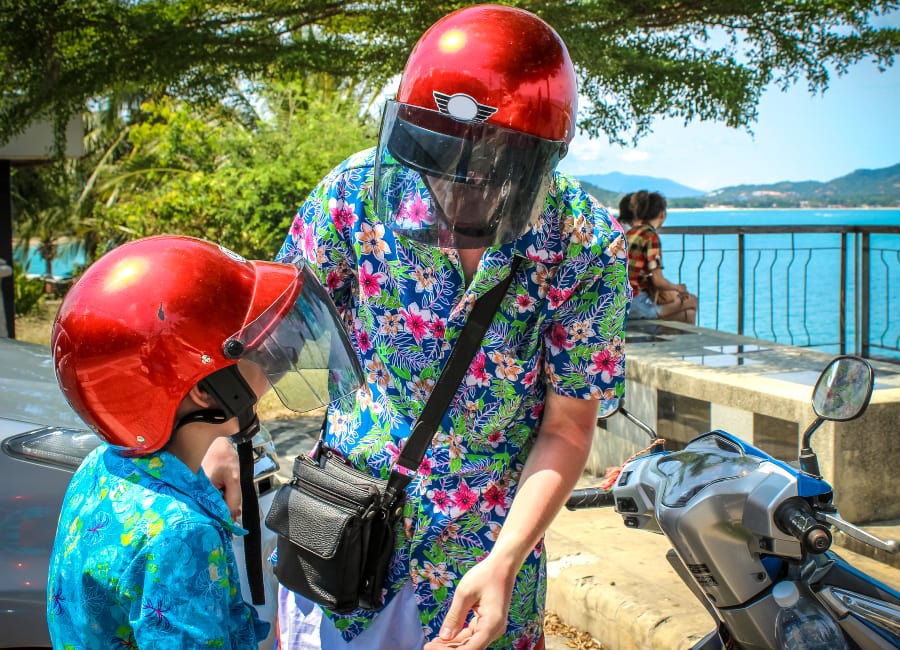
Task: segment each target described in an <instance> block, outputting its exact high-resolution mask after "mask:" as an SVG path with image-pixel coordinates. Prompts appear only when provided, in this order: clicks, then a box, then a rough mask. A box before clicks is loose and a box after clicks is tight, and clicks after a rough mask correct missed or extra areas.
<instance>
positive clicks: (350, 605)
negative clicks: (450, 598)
mask: <svg viewBox="0 0 900 650" xmlns="http://www.w3.org/2000/svg"><path fill="white" fill-rule="evenodd" d="M520 261H521V258H519V257H515V258H514V259H513V263H512V267H511V269H510V273H509V276H508V277H507V278H506V280H505V281H503V282H501V283H500V284H498V285H497V286H496V287H494V288H492V289H491V290H490V291H488V292H487V293H485V294H484V295H483V296H482V297H481V298H479V299H478V301H477V302H476V303H475V305H474V306H473V307H472V311H471V313H470V314H469V318H468V320H467V321H466V324H465V326H464V327H463V330H462V332H460V336H459V340H458V341H457V342H456V344H455V346H454V348H453V351H452V352H451V353H450V358H449V359H448V360H447V363H446V364H445V366H444V369H443V370H442V371H441V375H440V377H439V378H438V381H437V383H436V384H435V386H434V389H433V390H432V391H431V395H430V396H429V397H428V401H427V402H426V403H425V406H424V408H423V409H422V413H421V415H419V418H418V419H417V420H416V423H415V425H414V426H413V430H412V433H411V434H410V436H409V438H407V440H406V444H404V445H403V450H402V451H401V453H400V457H399V458H398V459H397V462H396V463H395V464H394V466H393V467H392V468H391V475H390V478H389V479H387V480H384V479H380V478H375V477H374V476H371V475H369V474H366V473H365V472H361V471H359V470H357V469H356V468H354V467H351V466H349V465H348V464H347V463H346V461H344V459H343V458H341V457H340V456H339V455H338V454H337V453H336V452H334V451H332V450H330V449H328V448H327V447H325V446H324V445H322V444H320V443H321V439H320V441H319V443H317V444H316V448H315V449H314V450H313V453H312V454H311V455H308V456H297V458H296V459H294V468H293V476H292V478H291V482H290V483H288V484H285V485H283V486H281V487H280V488H279V490H278V493H277V494H276V495H275V500H274V502H273V503H272V507H271V508H270V509H269V514H268V516H267V517H266V526H268V527H269V528H270V529H271V530H273V531H275V532H276V533H277V534H278V561H277V563H276V565H275V575H276V576H277V577H278V581H279V582H280V583H281V584H283V585H284V586H285V587H287V588H288V589H290V590H291V591H294V592H296V593H298V594H300V595H301V596H304V597H306V598H308V599H309V600H312V601H313V602H316V603H318V604H320V605H322V606H324V607H327V608H328V609H330V610H332V611H334V612H337V613H348V612H351V611H353V610H355V609H380V608H381V607H382V606H383V605H384V582H385V578H386V577H387V571H388V566H389V564H390V561H391V556H392V555H393V552H394V544H395V541H396V539H397V536H398V534H400V532H401V531H400V530H399V526H400V520H401V516H402V514H403V505H404V502H405V500H406V486H407V485H408V484H409V482H410V481H411V480H412V479H413V477H414V476H415V475H416V472H417V471H418V469H419V465H420V464H421V462H422V459H423V458H424V457H425V452H426V451H427V450H428V447H429V446H430V445H431V440H432V438H433V437H434V434H435V432H436V431H437V428H438V427H439V426H440V423H441V420H442V419H443V417H444V413H446V411H447V408H448V407H449V406H450V402H451V401H452V399H453V396H454V395H455V394H456V391H457V389H458V388H459V384H460V382H461V381H462V379H463V377H465V374H466V371H467V370H468V368H469V365H470V364H471V362H472V358H473V357H474V356H475V352H476V351H477V350H478V348H479V346H480V345H481V341H482V339H483V338H484V333H485V331H486V330H487V328H488V326H489V325H490V323H491V321H492V320H493V318H494V314H495V313H496V311H497V308H498V307H499V305H500V301H501V300H502V299H503V296H504V295H506V290H507V288H508V287H509V284H510V282H512V278H513V276H514V275H515V273H516V270H517V269H518V267H519V263H520Z"/></svg>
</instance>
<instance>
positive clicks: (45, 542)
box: [0, 338, 279, 649]
mask: <svg viewBox="0 0 900 650" xmlns="http://www.w3.org/2000/svg"><path fill="white" fill-rule="evenodd" d="M253 442H254V452H255V468H254V469H255V481H256V486H257V490H258V492H259V495H260V507H261V509H262V512H263V513H266V512H268V510H269V506H270V505H271V503H272V499H273V498H274V496H275V490H276V488H277V487H278V478H277V476H276V472H277V471H278V469H279V466H278V457H277V455H276V453H275V446H274V445H273V444H272V438H271V436H270V435H269V433H268V431H266V430H265V429H262V430H261V431H260V433H259V434H257V436H256V438H254V441H253ZM99 443H100V439H99V438H97V437H96V436H95V435H94V434H93V433H91V432H90V431H89V430H87V428H86V426H85V424H84V422H82V420H81V419H80V418H79V417H78V416H77V415H76V414H75V412H74V411H73V410H72V409H71V407H70V406H69V405H68V403H67V402H66V400H65V398H64V397H63V394H62V392H61V391H60V389H59V386H58V385H57V383H56V376H55V374H54V371H53V363H52V360H51V357H50V349H49V348H48V347H47V346H42V345H35V344H31V343H23V342H20V341H15V340H12V339H8V338H0V540H2V543H0V567H2V568H0V648H23V647H30V648H40V647H50V635H49V632H48V630H47V620H46V611H47V598H46V588H47V566H48V562H49V560H50V549H51V547H52V545H53V538H54V536H55V535H56V524H57V519H58V517H59V512H60V509H61V506H62V499H63V495H64V494H65V491H66V487H67V486H68V484H69V479H70V478H71V475H72V472H74V471H75V469H76V468H77V467H78V465H79V464H80V463H81V461H82V459H83V458H84V457H85V456H86V455H87V454H88V453H89V452H90V451H91V450H92V449H94V448H95V447H96V446H97V445H98V444H99ZM234 548H235V553H236V555H237V561H238V567H239V568H241V569H243V567H244V553H243V550H244V549H243V544H242V541H241V538H237V539H236V540H235V546H234ZM274 548H275V535H274V533H272V532H271V531H270V530H269V529H268V528H266V527H265V526H262V550H263V558H264V559H265V558H268V556H269V554H271V552H272V550H273V549H274ZM243 573H244V572H243V571H242V575H241V589H242V590H243V593H244V598H245V600H247V602H250V591H249V587H248V586H247V582H246V579H245V577H244V575H243ZM264 577H265V582H266V603H265V605H258V606H257V610H258V611H259V614H260V616H261V617H262V618H263V619H264V620H267V621H270V622H273V623H274V619H275V603H276V593H277V589H276V588H277V582H276V579H275V576H274V575H273V574H272V571H271V569H270V567H269V564H268V562H265V563H264ZM274 641H275V634H274V625H273V631H272V633H270V634H269V637H268V638H267V639H266V640H265V641H264V642H263V643H261V644H260V646H259V647H260V648H261V649H262V648H265V649H269V648H272V647H273V646H274Z"/></svg>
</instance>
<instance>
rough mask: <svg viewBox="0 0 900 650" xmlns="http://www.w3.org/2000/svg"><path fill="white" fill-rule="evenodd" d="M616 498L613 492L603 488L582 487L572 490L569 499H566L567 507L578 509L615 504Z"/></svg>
mask: <svg viewBox="0 0 900 650" xmlns="http://www.w3.org/2000/svg"><path fill="white" fill-rule="evenodd" d="M615 504H616V499H615V497H614V496H613V493H612V492H608V491H606V490H604V489H602V488H581V489H578V490H572V494H571V495H570V496H569V500H568V501H566V508H568V509H569V510H578V509H580V508H601V507H608V506H614V505H615Z"/></svg>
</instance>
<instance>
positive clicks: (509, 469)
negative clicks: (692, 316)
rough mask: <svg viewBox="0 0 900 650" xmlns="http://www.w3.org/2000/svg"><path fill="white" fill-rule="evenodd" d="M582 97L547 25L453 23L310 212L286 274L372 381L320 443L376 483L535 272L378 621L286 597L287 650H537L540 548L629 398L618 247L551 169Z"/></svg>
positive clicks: (449, 449)
mask: <svg viewBox="0 0 900 650" xmlns="http://www.w3.org/2000/svg"><path fill="white" fill-rule="evenodd" d="M510 43H512V44H513V45H512V46H510ZM463 62H465V63H466V65H462V63H463ZM492 84H494V85H493V86H492ZM576 97H577V89H576V82H575V73H574V69H573V67H572V63H571V60H570V59H569V56H568V53H567V52H566V49H565V46H564V44H563V43H562V41H561V40H560V39H559V37H558V35H557V34H556V33H555V32H554V31H553V30H552V29H551V28H550V27H549V26H548V25H547V24H546V23H544V22H543V21H541V20H540V19H538V18H537V17H536V16H534V15H532V14H530V13H527V12H524V11H521V10H518V9H512V8H508V7H497V6H488V5H479V6H474V7H469V8H466V9H462V10H459V11H457V12H454V13H452V14H450V15H449V16H446V17H445V18H443V19H441V20H440V21H438V22H437V23H436V24H435V25H434V26H432V28H431V29H429V30H428V32H426V33H425V35H424V36H423V37H422V38H421V39H420V41H419V43H418V44H417V46H416V48H415V49H414V51H413V53H412V54H411V55H410V58H409V61H408V63H407V66H406V70H405V72H404V74H403V79H402V80H401V84H400V89H399V91H398V97H397V101H396V102H389V103H388V105H387V107H386V109H385V116H384V119H383V123H382V130H381V136H380V143H379V146H378V147H377V148H376V149H373V150H369V151H364V152H361V153H359V154H357V155H354V156H352V157H350V158H349V159H348V160H346V161H345V162H344V163H342V164H341V165H340V166H338V167H337V168H336V169H335V170H333V171H332V172H331V173H330V174H329V175H328V176H327V177H326V178H325V180H324V181H322V183H321V184H320V185H319V186H318V187H317V188H316V189H315V190H314V191H313V193H312V195H311V196H310V197H309V199H308V200H307V201H306V202H305V203H304V204H303V205H302V206H301V207H300V210H299V212H298V214H297V217H296V219H295V220H294V222H293V225H292V226H291V231H290V233H289V234H288V236H287V239H286V241H285V243H284V245H283V246H282V248H281V251H280V252H279V255H278V257H279V259H282V260H290V259H294V258H296V257H303V258H305V259H306V260H308V261H309V262H310V263H311V264H313V265H314V266H315V267H316V269H317V272H318V273H319V275H320V278H321V279H322V282H323V284H324V285H325V286H326V287H327V289H328V291H329V292H330V294H331V296H332V297H333V299H334V301H335V304H336V305H337V306H338V310H339V312H340V313H341V315H342V316H343V318H344V321H345V323H346V325H347V327H348V329H349V330H350V333H351V338H352V339H353V341H354V344H355V346H356V349H357V352H358V354H359V357H360V359H361V360H362V363H363V367H364V371H365V372H366V373H367V375H368V377H367V378H368V386H367V387H364V388H363V389H362V390H361V391H360V392H359V396H358V401H357V403H356V405H355V407H354V408H352V410H338V409H335V408H332V409H331V411H330V415H329V422H328V429H327V432H326V437H325V441H326V443H327V444H328V445H329V446H330V447H332V448H334V449H336V450H337V451H338V452H339V453H341V454H342V455H343V456H345V457H346V458H347V459H349V461H350V462H352V463H353V464H354V465H355V466H357V467H359V468H361V469H367V470H368V471H370V472H373V473H375V474H378V475H380V476H382V477H387V476H388V475H389V473H390V467H391V465H392V463H393V462H394V461H395V460H396V459H397V457H398V454H399V450H400V449H401V448H402V447H403V445H404V442H405V441H406V439H407V438H408V437H409V434H410V430H411V427H412V425H413V424H414V422H415V420H416V418H417V416H418V415H419V413H420V412H421V410H422V407H423V404H424V402H425V400H426V398H427V397H428V395H429V394H430V392H431V390H432V388H433V386H434V384H435V381H436V379H437V378H438V376H439V375H440V372H441V369H442V368H443V367H444V365H445V363H446V362H447V358H448V357H449V354H450V352H451V350H452V349H453V346H454V344H455V343H456V339H457V338H458V336H459V333H460V331H461V329H462V327H463V325H464V324H465V322H466V319H467V316H468V312H469V310H470V309H471V308H472V305H473V304H474V302H475V300H476V299H477V298H478V297H480V296H481V295H483V294H484V293H485V292H487V291H488V290H489V289H491V288H492V287H494V286H495V285H497V284H498V283H500V282H501V281H503V280H504V279H505V278H506V277H507V275H508V274H509V273H510V267H511V264H512V261H513V258H515V257H518V258H521V264H520V266H519V267H518V270H517V271H516V275H515V277H514V278H513V280H512V283H511V285H510V288H509V290H508V293H507V295H506V297H505V298H504V300H503V301H502V303H501V305H500V308H499V310H498V312H497V314H496V315H495V316H494V318H493V321H492V324H491V326H490V327H489V329H488V331H487V333H486V335H485V337H484V339H483V342H482V346H481V349H480V350H479V351H478V352H477V354H476V355H475V358H474V360H473V361H472V363H471V365H470V367H469V369H468V373H467V375H466V376H465V379H464V380H463V381H462V384H461V386H460V387H459V390H458V391H457V393H456V396H455V397H454V400H453V402H452V403H451V406H450V408H449V409H448V412H447V413H446V415H445V417H444V419H443V422H442V424H441V427H440V428H439V429H438V431H437V433H436V435H435V437H434V439H433V442H432V445H431V448H430V449H429V451H428V453H427V454H426V457H425V459H424V460H423V462H422V464H421V466H420V467H419V471H418V474H417V475H416V477H415V478H414V479H413V481H412V482H411V483H410V485H409V487H408V499H407V504H406V510H405V525H406V530H405V537H404V539H403V540H402V542H401V543H400V544H398V547H397V549H396V552H395V557H394V559H393V563H392V566H391V570H390V575H389V577H388V582H387V585H386V590H387V594H386V605H385V607H384V609H382V610H381V611H379V612H371V611H362V610H360V611H357V612H354V613H352V614H349V615H337V614H334V613H332V612H324V616H323V612H322V611H321V610H320V609H319V608H318V607H317V606H314V605H313V604H312V603H310V602H309V601H307V600H305V599H303V598H302V597H300V596H298V595H297V594H293V593H291V592H288V591H287V590H286V589H284V588H282V592H281V594H280V600H279V625H280V629H281V642H282V644H283V647H285V648H315V647H321V648H388V647H389V648H398V649H400V650H408V649H412V648H422V647H423V645H424V646H425V647H426V648H428V649H429V650H430V649H431V648H440V647H450V646H454V647H455V646H457V645H458V644H459V643H463V645H462V646H461V647H465V648H486V647H488V646H489V645H490V647H492V648H517V649H527V648H541V647H543V634H542V622H543V608H544V597H545V590H546V589H545V587H546V580H545V578H546V576H545V559H544V554H543V550H542V536H543V533H544V531H545V529H546V528H547V526H548V525H549V524H550V522H551V521H552V519H553V517H554V516H555V515H556V513H557V511H558V510H559V508H560V507H561V506H562V504H563V503H564V501H565V499H566V497H567V495H568V494H569V492H570V491H571V489H572V487H573V486H574V484H575V482H576V481H577V479H578V477H579V476H580V475H581V472H582V471H583V468H584V463H585V460H586V458H587V453H588V450H589V447H590V444H591V438H592V436H593V434H594V431H595V423H596V418H597V414H598V409H599V408H600V407H601V406H603V405H605V404H607V403H609V402H611V401H612V400H614V399H615V398H617V397H619V396H621V395H622V393H623V389H624V375H625V356H624V338H623V337H624V333H623V327H624V322H625V317H626V312H627V308H628V305H629V299H630V289H629V285H628V277H627V271H626V259H627V247H626V243H625V238H624V234H623V232H622V230H621V227H620V226H619V225H618V223H617V222H616V221H615V220H614V219H612V218H611V217H610V216H609V214H608V213H607V212H606V210H604V209H603V208H601V207H600V206H599V205H598V204H597V203H596V201H595V200H594V199H592V198H591V197H590V196H589V195H588V194H586V193H585V192H584V190H583V189H581V187H580V186H579V185H578V183H577V182H575V181H574V180H572V179H571V178H568V177H567V176H564V175H562V174H559V173H557V172H555V171H554V170H555V167H556V165H557V163H558V161H559V159H560V158H561V157H562V156H563V155H565V151H566V148H567V145H568V142H569V141H570V140H571V137H572V134H573V131H574V119H575V113H576V107H575V102H576ZM491 644H493V645H491Z"/></svg>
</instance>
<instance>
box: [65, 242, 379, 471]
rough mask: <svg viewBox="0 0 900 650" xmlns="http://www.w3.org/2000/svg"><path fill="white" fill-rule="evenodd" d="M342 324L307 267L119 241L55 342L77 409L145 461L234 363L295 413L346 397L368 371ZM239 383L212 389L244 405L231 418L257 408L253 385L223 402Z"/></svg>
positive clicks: (72, 295) (70, 300) (213, 247)
mask: <svg viewBox="0 0 900 650" xmlns="http://www.w3.org/2000/svg"><path fill="white" fill-rule="evenodd" d="M323 299H324V300H323ZM339 322H340V321H339V319H338V317H337V314H336V313H335V312H334V308H333V306H332V305H331V302H330V301H329V300H328V299H327V297H326V294H325V292H324V290H323V289H322V287H321V285H319V284H318V282H316V280H315V278H314V276H313V275H312V274H311V273H309V272H308V271H307V270H305V269H304V268H301V267H298V266H294V265H292V264H281V263H276V262H259V261H247V260H245V259H244V258H242V257H241V256H239V255H237V254H236V253H234V252H232V251H230V250H228V249H226V248H224V247H222V246H219V245H217V244H213V243H211V242H207V241H204V240H200V239H195V238H192V237H182V236H168V235H166V236H158V237H148V238H145V239H140V240H137V241H134V242H130V243H127V244H124V245H122V246H119V247H118V248H115V249H113V250H112V251H110V252H109V253H107V254H106V255H104V256H103V257H101V258H100V259H99V260H97V261H96V262H95V263H94V264H92V265H91V266H90V267H89V268H88V269H87V271H86V272H85V273H84V275H83V276H82V277H81V278H80V279H79V280H78V282H76V283H75V285H74V286H73V287H72V288H71V289H70V290H69V292H68V293H67V294H66V297H65V298H64V300H63V302H62V305H61V306H60V309H59V312H58V314H57V316H56V320H55V322H54V325H53V331H52V334H51V346H52V351H53V360H54V366H55V368H56V376H57V380H58V381H59V385H60V387H61V388H62V391H63V393H64V394H65V396H66V398H67V399H68V401H69V403H70V404H71V405H72V407H73V408H74V409H75V411H76V412H77V413H78V414H79V415H80V416H81V417H82V419H83V420H84V421H85V422H86V423H87V424H88V425H89V426H90V427H91V428H92V429H93V430H94V431H95V432H96V433H97V435H99V436H100V437H101V438H103V439H104V440H105V441H106V442H108V443H110V444H111V445H113V446H116V447H118V448H121V449H122V450H124V451H126V452H127V453H130V454H134V455H139V454H147V453H151V452H153V451H156V450H158V449H160V448H162V447H163V446H165V444H166V443H167V442H168V440H169V439H170V437H171V435H172V433H173V431H174V429H175V428H176V426H177V424H178V423H176V421H175V416H176V410H177V409H178V406H179V404H180V403H181V402H182V400H183V399H184V397H185V396H186V395H187V394H188V392H189V391H190V389H191V388H192V387H193V386H194V385H196V384H198V383H200V382H203V381H206V382H210V383H212V384H213V387H215V381H216V379H217V378H220V377H226V376H227V375H228V371H230V372H231V373H232V374H233V375H237V374H238V373H237V372H236V365H237V362H238V360H239V359H247V360H249V361H252V362H254V363H256V364H257V365H259V366H260V367H261V368H262V369H263V370H264V371H265V372H266V375H267V377H268V379H269V382H270V383H271V384H272V385H273V387H274V388H275V390H276V392H277V393H278V395H279V397H280V398H281V400H282V402H283V403H284V404H285V406H287V407H288V408H292V409H294V410H296V411H303V410H308V409H310V408H316V407H318V406H321V405H323V404H326V403H328V401H330V399H332V398H334V397H337V396H339V394H345V393H349V392H351V391H352V390H354V389H355V388H356V387H357V386H358V385H359V384H360V380H361V377H362V374H361V370H360V368H359V363H358V361H357V360H356V356H355V354H353V351H352V348H350V344H349V341H348V340H347V338H346V334H345V332H344V330H343V328H342V327H341V326H340V324H339ZM335 344H337V345H335ZM341 344H342V345H341ZM319 348H322V349H319ZM329 362H331V363H332V364H333V365H332V373H333V375H334V376H333V377H330V378H329V376H328V372H329V371H328V368H329ZM310 372H311V373H312V377H313V378H312V379H310ZM326 379H331V381H330V382H328V383H329V386H328V387H326V386H325V385H324V383H325V380H326ZM232 380H233V377H232ZM232 380H229V381H226V382H224V384H223V383H221V382H220V383H219V384H218V386H219V388H221V389H222V390H218V391H217V390H213V393H214V394H216V395H217V397H220V400H219V401H220V403H222V402H227V401H228V400H233V401H236V402H237V403H236V404H228V403H222V407H223V410H224V412H225V413H226V414H228V415H229V416H232V415H234V414H237V413H239V412H243V411H245V410H246V409H248V408H250V409H252V407H253V405H254V404H255V402H256V396H255V394H253V392H252V390H249V388H248V391H249V395H243V394H238V395H236V396H235V397H232V396H230V395H228V391H229V390H232V389H233V387H234V385H235V384H234V382H233V381H232ZM239 383H240V382H239ZM244 385H246V384H244ZM279 387H281V388H279ZM329 388H330V389H331V390H333V391H334V394H331V393H329ZM238 391H240V387H238ZM220 394H221V395H224V396H225V397H224V400H223V398H222V397H221V396H220Z"/></svg>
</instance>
